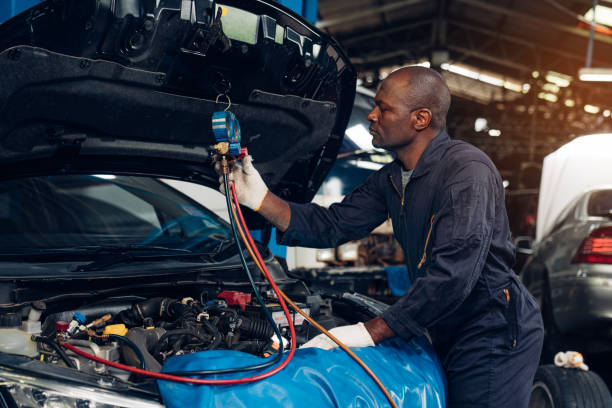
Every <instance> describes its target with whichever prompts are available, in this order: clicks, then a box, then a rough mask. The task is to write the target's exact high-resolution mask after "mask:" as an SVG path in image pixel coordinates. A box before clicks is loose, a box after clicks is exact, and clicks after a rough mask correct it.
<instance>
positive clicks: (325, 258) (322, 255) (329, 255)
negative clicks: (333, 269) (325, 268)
mask: <svg viewBox="0 0 612 408" xmlns="http://www.w3.org/2000/svg"><path fill="white" fill-rule="evenodd" d="M335 260H336V256H335V255H334V248H324V249H317V261H319V262H333V261H335Z"/></svg>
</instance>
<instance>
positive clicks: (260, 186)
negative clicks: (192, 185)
mask: <svg viewBox="0 0 612 408" xmlns="http://www.w3.org/2000/svg"><path fill="white" fill-rule="evenodd" d="M215 168H216V169H217V171H219V168H220V163H216V164H215ZM228 179H229V180H230V181H233V182H234V185H235V186H236V195H237V196H238V202H239V203H240V204H242V205H246V206H247V207H249V208H250V209H251V210H254V211H257V210H259V207H261V204H262V203H263V200H264V197H265V196H266V193H267V192H268V187H267V186H266V183H264V181H263V179H262V178H261V176H260V175H259V172H258V171H257V170H256V169H255V167H254V166H253V157H252V156H250V155H249V156H245V157H244V158H243V159H242V163H240V162H238V161H237V162H236V163H235V164H234V166H233V169H232V171H231V172H230V173H229V174H228ZM219 184H220V186H219V190H220V191H221V192H222V193H223V194H225V186H224V185H223V175H221V176H219Z"/></svg>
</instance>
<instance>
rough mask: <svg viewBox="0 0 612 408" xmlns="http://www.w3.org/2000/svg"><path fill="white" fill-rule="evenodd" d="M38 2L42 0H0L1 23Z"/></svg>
mask: <svg viewBox="0 0 612 408" xmlns="http://www.w3.org/2000/svg"><path fill="white" fill-rule="evenodd" d="M38 3H40V0H0V23H3V22H4V21H6V20H8V19H9V18H11V17H13V16H16V15H17V14H19V13H21V12H22V11H24V10H26V9H28V8H30V7H32V6H35V5H37V4H38Z"/></svg>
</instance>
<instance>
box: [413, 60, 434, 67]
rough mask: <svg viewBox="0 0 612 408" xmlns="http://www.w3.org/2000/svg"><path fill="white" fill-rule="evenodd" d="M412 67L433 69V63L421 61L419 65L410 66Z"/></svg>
mask: <svg viewBox="0 0 612 408" xmlns="http://www.w3.org/2000/svg"><path fill="white" fill-rule="evenodd" d="M409 66H410V67H425V68H430V67H431V63H430V62H429V61H421V62H419V63H418V64H412V65H409Z"/></svg>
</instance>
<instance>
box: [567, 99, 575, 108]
mask: <svg viewBox="0 0 612 408" xmlns="http://www.w3.org/2000/svg"><path fill="white" fill-rule="evenodd" d="M575 105H576V102H574V100H573V99H566V100H565V106H567V107H568V108H573V107H574V106H575Z"/></svg>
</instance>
